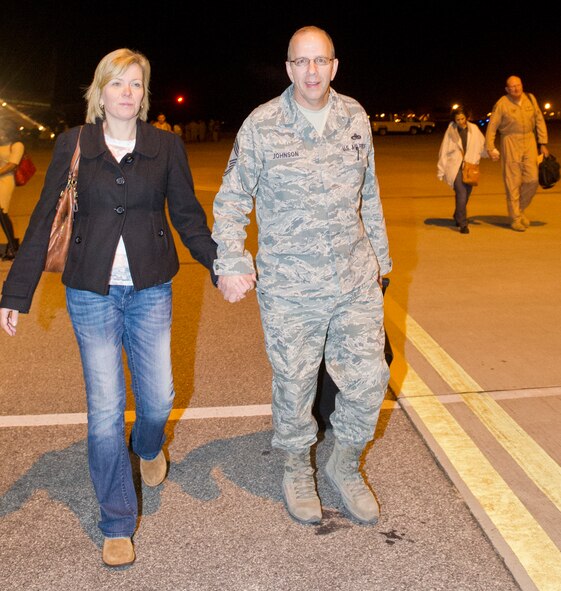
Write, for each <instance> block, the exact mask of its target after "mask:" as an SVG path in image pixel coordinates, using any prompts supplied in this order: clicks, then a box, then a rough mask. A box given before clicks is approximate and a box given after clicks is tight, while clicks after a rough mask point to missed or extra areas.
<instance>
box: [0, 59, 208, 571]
mask: <svg viewBox="0 0 561 591" xmlns="http://www.w3.org/2000/svg"><path fill="white" fill-rule="evenodd" d="M149 83H150V63H149V61H148V60H147V59H146V57H145V56H144V55H142V54H141V53H138V52H134V51H131V50H129V49H126V48H123V49H117V50H115V51H113V52H111V53H109V54H107V55H106V56H105V57H103V59H102V60H101V61H100V62H99V64H98V66H97V68H96V70H95V74H94V77H93V81H92V83H91V84H90V86H89V88H88V89H87V91H86V95H85V96H86V99H87V115H86V124H85V125H84V126H80V127H74V128H72V129H70V130H68V131H66V132H64V133H62V134H61V135H60V136H58V137H57V141H56V144H55V147H54V151H53V156H52V160H51V163H50V165H49V168H48V170H47V174H46V177H45V184H44V187H43V190H42V192H41V196H40V198H39V201H38V203H37V205H36V207H35V209H34V211H33V213H32V215H31V218H30V221H29V226H28V229H27V231H26V233H25V237H24V240H23V242H22V245H21V248H20V250H19V252H18V254H17V256H16V258H15V260H14V262H13V264H12V267H11V269H10V272H9V274H8V276H7V279H6V281H5V282H4V287H3V290H2V298H1V300H0V326H1V328H2V329H3V330H4V331H6V333H8V335H10V336H14V335H15V334H16V326H17V324H18V320H19V313H27V312H29V309H30V306H31V300H32V297H33V293H34V291H35V288H36V287H37V283H38V282H39V279H40V277H41V272H42V270H43V267H44V264H45V258H46V255H47V247H48V244H49V235H50V228H51V224H52V221H53V218H54V215H55V208H56V204H57V200H58V196H59V195H60V192H61V190H62V189H63V187H64V186H65V185H66V179H67V175H68V170H69V165H70V160H71V157H72V154H73V152H74V148H75V146H76V142H77V141H79V142H80V148H81V154H82V157H81V159H80V165H79V172H78V185H77V191H78V211H77V212H76V217H75V221H74V228H73V233H72V240H71V242H70V251H69V254H68V260H67V262H66V267H65V269H64V272H63V275H62V282H63V283H64V284H65V286H66V302H67V308H68V312H69V315H70V319H71V321H72V325H73V328H74V332H75V335H76V339H77V341H78V346H79V349H80V355H81V360H82V368H83V374H84V381H85V385H86V400H87V410H88V462H89V468H90V476H91V479H92V483H93V486H94V489H95V493H96V496H97V500H98V502H99V507H100V512H101V519H100V521H99V528H100V530H101V532H102V534H103V536H104V543H103V550H102V559H103V562H104V563H105V564H106V565H108V566H111V567H114V566H123V565H128V564H131V563H132V562H133V561H134V560H135V551H134V547H133V543H132V539H131V538H132V536H133V534H134V532H135V529H136V525H137V519H138V502H137V496H136V492H135V487H134V483H133V476H132V469H131V461H130V457H129V450H128V446H127V444H126V441H125V420H124V410H125V403H126V388H125V372H124V367H123V359H122V351H123V348H124V350H125V352H126V356H127V362H128V366H129V369H130V374H131V377H132V380H131V383H132V389H133V394H134V397H135V402H136V405H135V406H136V420H135V423H134V425H133V427H132V433H131V437H130V447H131V450H132V451H133V452H134V453H135V454H136V455H137V456H138V457H139V458H140V473H141V477H142V480H143V482H144V484H145V485H147V486H152V487H153V486H157V485H159V484H160V483H161V482H162V481H163V480H164V478H165V476H166V471H167V460H166V457H165V455H164V452H163V449H162V447H163V444H164V442H165V435H164V429H165V426H166V423H167V420H168V418H169V414H170V412H171V409H172V404H173V400H174V396H175V391H174V385H173V375H172V367H171V351H170V348H171V346H170V340H171V339H170V337H171V311H172V285H171V283H172V278H173V277H174V276H175V275H176V273H177V272H178V270H179V259H178V255H177V251H176V248H175V244H174V239H173V234H172V231H171V228H170V226H169V224H168V222H167V216H166V211H167V210H169V215H170V219H171V221H172V223H173V226H174V227H175V229H176V230H177V232H178V233H179V236H180V237H181V240H182V242H183V243H184V244H185V246H186V247H187V248H188V249H189V251H190V253H191V255H192V256H193V258H194V259H195V260H197V261H198V262H199V263H201V264H203V265H204V266H205V267H207V268H208V269H209V272H210V273H211V276H212V277H213V279H216V278H215V277H214V275H213V273H212V265H213V261H214V259H215V258H216V244H215V243H214V241H213V240H212V238H211V233H210V229H209V227H208V226H207V221H206V216H205V213H204V210H203V208H202V207H201V205H200V203H199V201H198V200H197V198H196V197H195V193H194V189H193V179H192V176H191V171H190V169H189V164H188V161H187V156H186V153H185V146H184V144H183V142H182V141H181V139H180V138H179V137H178V136H177V135H176V134H174V133H165V132H162V131H161V130H159V129H156V128H154V127H153V126H152V125H150V124H149V123H146V115H147V113H148V110H149ZM166 206H167V207H166ZM68 476H69V477H71V475H68Z"/></svg>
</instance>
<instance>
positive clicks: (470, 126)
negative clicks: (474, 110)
mask: <svg viewBox="0 0 561 591" xmlns="http://www.w3.org/2000/svg"><path fill="white" fill-rule="evenodd" d="M451 119H452V120H451V121H450V123H449V124H448V127H447V129H446V131H445V133H444V137H443V138H442V143H441V144H440V150H439V153H438V163H437V167H436V168H437V177H438V179H439V180H440V181H446V183H448V185H450V186H451V187H452V189H454V195H455V198H456V207H455V209H454V221H455V222H456V226H458V227H459V228H460V233H462V234H469V227H468V217H467V203H468V201H469V197H470V195H471V192H472V190H473V186H472V185H468V184H466V183H464V181H463V180H462V167H463V165H464V161H465V162H471V163H472V164H479V161H480V159H481V158H482V157H487V150H486V149H485V137H484V135H483V134H482V133H481V131H480V130H479V128H478V127H477V125H475V124H474V123H471V121H468V116H467V113H466V111H465V109H464V108H463V107H458V108H456V109H454V110H453V111H452V114H451Z"/></svg>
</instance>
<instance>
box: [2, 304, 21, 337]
mask: <svg viewBox="0 0 561 591" xmlns="http://www.w3.org/2000/svg"><path fill="white" fill-rule="evenodd" d="M18 317H19V312H18V311H17V310H10V308H0V327H2V328H3V329H4V330H5V331H6V332H7V333H8V334H9V335H10V336H11V337H13V336H15V335H16V326H17V323H18Z"/></svg>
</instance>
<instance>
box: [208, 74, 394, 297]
mask: <svg viewBox="0 0 561 591" xmlns="http://www.w3.org/2000/svg"><path fill="white" fill-rule="evenodd" d="M293 94H294V90H293V86H292V85H291V86H289V87H288V88H287V89H286V90H285V91H284V93H283V94H282V95H281V96H280V97H277V98H275V99H273V100H271V101H269V102H267V103H265V104H263V105H261V106H259V107H257V108H256V109H255V110H254V111H253V112H252V113H251V114H250V115H249V117H247V119H246V120H245V121H244V123H243V124H242V126H241V128H240V130H239V132H238V134H237V137H236V140H235V143H234V147H233V150H232V154H231V157H230V160H229V162H228V165H227V168H226V171H225V172H224V176H223V179H222V185H221V187H220V190H219V192H218V194H217V195H216V198H215V200H214V207H213V213H214V226H213V233H212V236H213V238H214V240H215V241H216V243H217V244H218V258H217V260H216V261H215V263H214V269H215V272H216V274H217V275H231V274H238V273H252V272H253V261H252V257H251V255H250V254H249V253H248V252H247V251H246V250H245V239H246V229H245V228H246V226H247V225H248V223H249V217H248V216H249V214H250V213H251V211H252V210H253V206H254V204H255V217H256V221H257V226H258V252H257V256H256V264H257V272H258V288H259V289H267V290H268V291H269V292H276V293H280V292H284V293H298V294H303V293H304V292H305V293H306V294H308V295H310V294H312V293H321V294H326V293H329V292H330V291H331V292H333V293H337V292H338V293H341V292H342V293H346V292H348V291H350V290H352V289H354V288H355V287H357V286H358V285H360V284H362V283H363V282H366V281H374V280H376V277H377V274H378V272H379V271H380V273H381V274H382V275H385V274H386V273H388V272H389V271H391V266H392V262H391V258H390V256H389V247H388V237H387V233H386V224H385V219H384V214H383V211H382V203H381V200H380V190H379V185H378V180H377V177H376V172H375V164H374V147H373V145H372V132H371V128H370V123H369V119H368V116H367V115H366V113H365V111H364V109H363V108H362V107H361V105H360V104H359V103H358V102H357V101H355V100H354V99H352V98H349V97H346V96H343V95H340V94H337V93H336V92H335V91H334V90H333V89H331V92H330V98H329V101H330V111H329V114H328V117H327V121H326V124H325V129H324V133H323V135H322V136H319V135H318V133H317V132H316V130H315V129H314V127H313V126H312V125H311V123H309V121H308V120H307V119H306V117H305V116H304V115H303V114H302V113H301V112H300V110H299V109H298V107H297V105H296V103H295V101H294V98H293Z"/></svg>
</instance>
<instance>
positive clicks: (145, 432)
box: [66, 282, 175, 538]
mask: <svg viewBox="0 0 561 591" xmlns="http://www.w3.org/2000/svg"><path fill="white" fill-rule="evenodd" d="M66 304H67V307H68V312H69V314H70V319H71V321H72V326H73V327H74V333H75V335H76V339H77V341H78V346H79V348H80V355H81V358H82V368H83V372H84V380H85V384H86V398H87V404H88V461H89V468H90V476H91V479H92V483H93V486H94V489H95V493H96V496H97V499H98V502H99V506H100V510H101V520H100V522H99V528H100V530H101V532H102V533H103V535H104V536H105V537H108V538H116V537H131V536H132V535H133V533H134V530H135V528H136V520H137V516H138V502H137V498H136V492H135V489H134V484H133V479H132V469H131V463H130V457H129V452H128V448H127V444H126V441H125V418H124V411H125V403H126V385H125V371H124V366H123V347H124V349H125V352H126V356H127V361H128V367H129V370H130V374H131V378H132V391H133V394H134V398H135V406H136V421H135V423H134V425H133V428H132V433H131V447H132V450H133V451H134V453H136V454H137V455H139V456H140V457H141V458H143V459H145V460H153V459H154V458H155V457H156V456H157V455H158V453H159V452H160V450H161V449H162V445H163V443H164V441H165V435H164V428H165V426H166V423H167V420H168V418H169V415H170V412H171V409H172V405H173V399H174V395H175V392H174V388H173V376H172V369H171V282H168V283H164V284H162V285H158V286H155V287H150V288H147V289H142V290H140V291H136V290H135V289H134V287H132V286H124V285H112V286H110V288H109V294H108V295H106V296H102V295H99V294H97V293H93V292H91V291H84V290H78V289H72V288H69V287H67V288H66Z"/></svg>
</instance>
